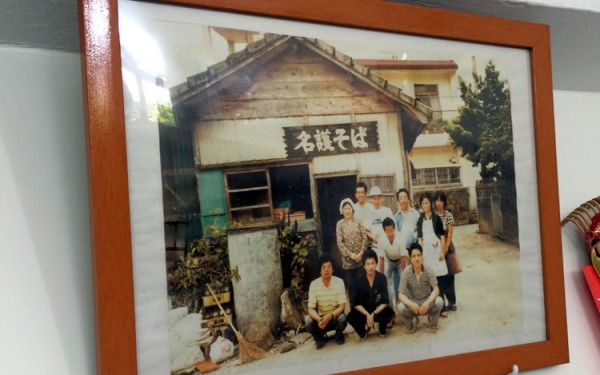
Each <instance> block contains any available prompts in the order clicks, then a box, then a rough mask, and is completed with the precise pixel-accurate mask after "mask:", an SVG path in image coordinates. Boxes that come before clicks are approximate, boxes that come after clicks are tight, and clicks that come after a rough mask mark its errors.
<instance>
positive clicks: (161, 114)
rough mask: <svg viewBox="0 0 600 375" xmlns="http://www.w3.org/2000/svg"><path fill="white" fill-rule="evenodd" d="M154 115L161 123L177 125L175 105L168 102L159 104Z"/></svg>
mask: <svg viewBox="0 0 600 375" xmlns="http://www.w3.org/2000/svg"><path fill="white" fill-rule="evenodd" d="M154 112H155V114H154V116H155V117H156V120H157V122H158V123H159V124H160V125H167V126H175V116H174V115H173V107H171V106H170V105H168V104H161V103H159V104H157V105H156V110H155V111H154Z"/></svg>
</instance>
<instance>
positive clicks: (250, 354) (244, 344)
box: [206, 284, 266, 363]
mask: <svg viewBox="0 0 600 375" xmlns="http://www.w3.org/2000/svg"><path fill="white" fill-rule="evenodd" d="M206 287H207V288H208V291H209V292H210V294H211V295H212V297H213V299H214V300H215V302H216V303H217V306H219V309H220V310H221V312H222V313H223V316H224V317H225V320H227V324H229V326H230V327H231V329H233V332H235V336H236V337H237V339H238V342H239V346H238V349H239V360H240V363H248V362H252V361H254V360H257V359H261V358H263V357H264V356H265V355H266V352H265V351H264V350H263V349H262V348H261V347H260V346H258V345H256V344H254V343H252V342H250V341H247V340H246V339H245V338H244V336H242V334H241V333H240V331H238V330H237V329H235V327H234V326H233V323H232V322H231V320H230V319H229V317H228V316H227V314H226V313H225V310H224V309H223V306H221V303H220V302H219V299H218V298H217V296H216V295H215V292H213V290H212V289H211V288H210V285H208V284H206Z"/></svg>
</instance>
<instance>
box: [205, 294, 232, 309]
mask: <svg viewBox="0 0 600 375" xmlns="http://www.w3.org/2000/svg"><path fill="white" fill-rule="evenodd" d="M215 296H216V297H217V301H219V302H220V303H221V305H222V304H224V303H228V302H230V301H231V292H223V293H218V294H215ZM216 304H217V302H216V301H215V299H214V298H213V296H211V295H208V296H204V297H202V306H204V307H208V306H215V305H216Z"/></svg>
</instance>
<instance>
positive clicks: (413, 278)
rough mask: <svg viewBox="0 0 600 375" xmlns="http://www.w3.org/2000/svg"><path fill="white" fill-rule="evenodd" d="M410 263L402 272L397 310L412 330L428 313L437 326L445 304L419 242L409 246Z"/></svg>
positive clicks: (434, 326)
mask: <svg viewBox="0 0 600 375" xmlns="http://www.w3.org/2000/svg"><path fill="white" fill-rule="evenodd" d="M408 254H409V256H410V265H409V266H408V267H406V269H405V270H404V272H402V277H401V279H400V294H399V296H398V299H399V300H400V304H399V305H398V311H400V315H402V318H403V319H404V324H406V327H407V328H408V330H409V332H410V333H413V332H415V331H416V330H417V328H418V327H419V323H420V320H419V319H420V317H421V316H425V315H427V316H428V320H429V323H430V324H431V328H433V329H437V328H438V326H437V325H438V318H439V316H440V311H441V310H442V306H443V305H444V303H443V301H442V299H441V298H440V297H439V295H440V289H439V287H438V285H437V278H436V277H435V273H434V272H433V270H432V269H431V268H429V267H428V266H427V265H426V264H423V249H422V248H421V245H419V244H418V243H414V244H412V245H411V246H410V247H409V248H408Z"/></svg>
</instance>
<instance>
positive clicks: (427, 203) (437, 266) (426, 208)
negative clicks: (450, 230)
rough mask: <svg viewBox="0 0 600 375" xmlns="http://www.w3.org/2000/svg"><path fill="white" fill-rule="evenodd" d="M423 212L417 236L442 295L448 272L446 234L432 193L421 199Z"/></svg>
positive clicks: (426, 262) (425, 260)
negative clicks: (435, 208)
mask: <svg viewBox="0 0 600 375" xmlns="http://www.w3.org/2000/svg"><path fill="white" fill-rule="evenodd" d="M419 203H420V205H421V210H423V213H422V214H421V217H419V220H418V221H417V236H418V240H419V244H420V245H421V247H423V263H424V264H426V265H427V266H429V267H430V268H432V269H433V272H434V273H435V276H436V277H437V280H438V287H439V288H440V295H442V293H443V290H444V287H445V285H443V283H444V277H443V276H445V275H447V274H448V268H447V266H446V259H445V256H446V253H445V249H446V236H444V224H443V223H442V219H440V217H439V216H438V215H436V214H435V213H434V212H433V209H432V203H433V201H432V198H431V194H429V193H425V194H423V195H421V198H420V199H419Z"/></svg>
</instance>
